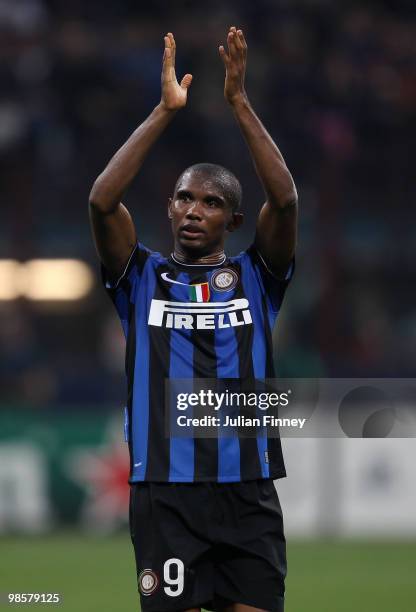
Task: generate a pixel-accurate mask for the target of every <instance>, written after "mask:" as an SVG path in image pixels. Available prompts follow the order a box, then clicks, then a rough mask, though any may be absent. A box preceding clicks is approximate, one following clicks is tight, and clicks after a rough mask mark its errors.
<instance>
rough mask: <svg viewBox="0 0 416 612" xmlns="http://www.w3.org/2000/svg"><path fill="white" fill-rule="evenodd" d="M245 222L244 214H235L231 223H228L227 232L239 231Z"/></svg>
mask: <svg viewBox="0 0 416 612" xmlns="http://www.w3.org/2000/svg"><path fill="white" fill-rule="evenodd" d="M243 221H244V215H243V213H240V212H237V213H233V215H232V217H231V221H229V222H228V223H227V227H226V230H227V231H228V232H235V230H237V229H238V228H239V227H240V226H241V225H242V224H243Z"/></svg>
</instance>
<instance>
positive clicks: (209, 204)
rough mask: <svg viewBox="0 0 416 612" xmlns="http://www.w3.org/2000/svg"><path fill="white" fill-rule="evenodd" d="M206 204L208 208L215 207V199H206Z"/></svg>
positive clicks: (216, 204)
mask: <svg viewBox="0 0 416 612" xmlns="http://www.w3.org/2000/svg"><path fill="white" fill-rule="evenodd" d="M207 204H208V206H209V207H210V208H215V207H216V206H218V202H217V200H208V202H207Z"/></svg>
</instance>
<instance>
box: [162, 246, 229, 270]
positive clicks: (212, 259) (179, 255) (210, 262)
mask: <svg viewBox="0 0 416 612" xmlns="http://www.w3.org/2000/svg"><path fill="white" fill-rule="evenodd" d="M172 256H173V259H174V260H175V261H177V262H178V263H182V264H185V265H191V266H192V265H193V266H215V264H221V263H224V261H225V259H226V256H225V253H224V251H222V250H221V251H218V252H217V253H210V254H209V255H204V256H203V257H189V255H187V254H186V253H183V252H182V251H178V250H177V249H175V250H174V252H173V253H172Z"/></svg>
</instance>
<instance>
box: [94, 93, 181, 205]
mask: <svg viewBox="0 0 416 612" xmlns="http://www.w3.org/2000/svg"><path fill="white" fill-rule="evenodd" d="M175 114H176V111H172V110H166V108H164V106H163V104H159V105H158V106H156V108H155V109H154V110H153V111H152V113H151V114H150V115H149V116H148V118H147V119H146V120H145V121H144V122H143V123H142V124H141V125H140V126H139V127H138V128H137V129H136V130H135V131H134V132H133V134H132V135H131V136H130V138H129V139H128V140H127V141H126V142H125V143H124V145H123V146H122V147H121V148H120V149H119V150H118V151H117V153H116V154H115V155H114V157H113V158H112V159H111V160H110V162H109V163H108V165H107V167H106V168H105V170H104V171H103V172H102V173H101V174H100V175H99V176H98V178H97V179H96V181H95V183H94V185H93V188H92V189H91V193H90V202H91V204H93V205H94V206H95V207H97V208H99V209H100V210H102V211H103V212H108V213H110V212H112V211H113V210H115V208H116V207H117V206H118V204H119V202H120V200H121V198H122V197H123V194H124V192H125V191H126V189H127V188H128V187H129V185H130V183H131V182H132V181H133V179H134V177H135V176H136V174H137V173H138V172H139V170H140V168H141V166H142V164H143V162H144V160H145V158H146V155H147V154H148V152H149V151H150V149H151V147H152V145H153V144H154V143H155V142H156V140H157V139H158V138H159V136H160V135H161V134H162V132H163V131H164V130H165V128H166V127H167V125H168V124H169V123H170V122H171V120H172V119H173V117H174V115H175Z"/></svg>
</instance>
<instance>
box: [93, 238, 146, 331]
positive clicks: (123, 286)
mask: <svg viewBox="0 0 416 612" xmlns="http://www.w3.org/2000/svg"><path fill="white" fill-rule="evenodd" d="M150 254H151V251H150V250H149V249H147V248H146V247H145V246H144V245H142V244H141V243H140V242H138V243H137V244H136V246H135V247H134V249H133V251H132V252H131V255H130V257H129V260H128V262H127V264H126V267H125V269H124V271H123V273H122V274H121V276H120V277H119V278H116V279H115V278H114V276H112V275H111V274H110V272H109V271H108V270H107V268H106V267H105V266H104V264H103V263H101V280H102V283H103V285H104V288H105V290H106V291H107V293H108V295H109V297H110V299H111V301H112V302H113V304H114V306H115V307H116V310H117V313H118V315H119V317H120V320H121V324H122V326H123V331H124V333H125V335H126V336H127V330H128V322H129V319H130V314H131V307H132V306H133V305H134V302H135V296H136V294H137V292H136V289H137V285H138V283H140V279H141V276H142V272H143V268H144V266H145V264H146V261H147V259H148V257H149V255H150Z"/></svg>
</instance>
